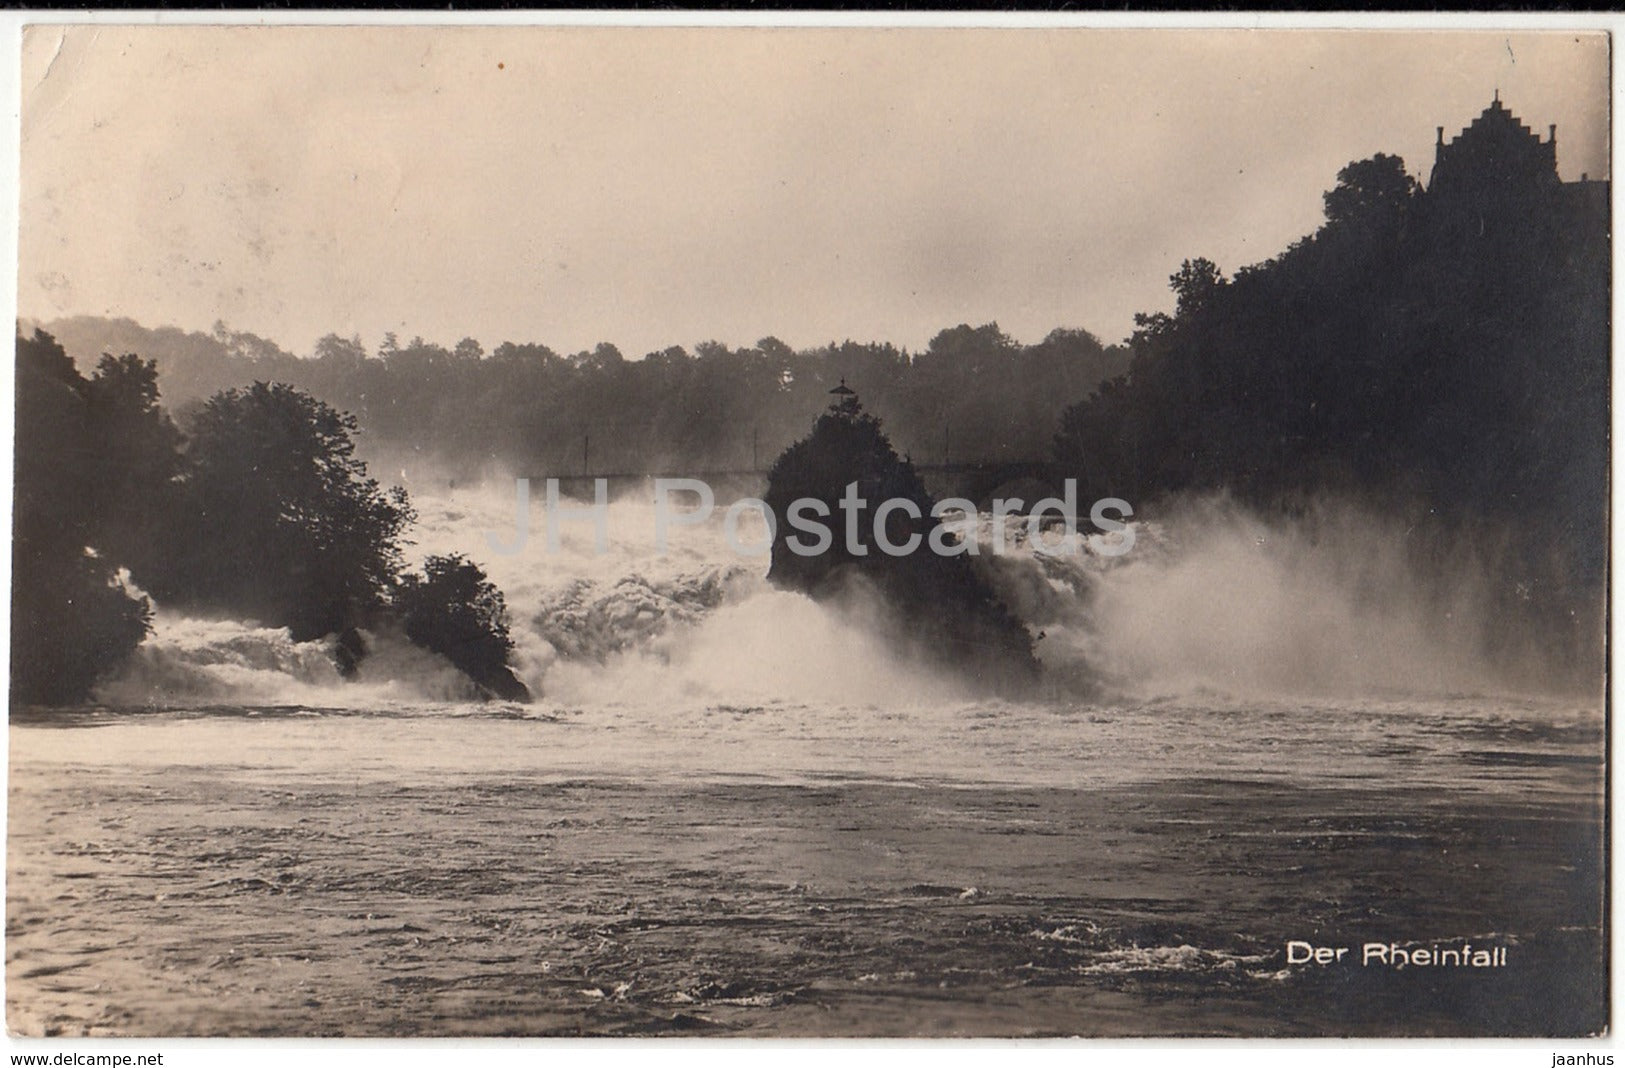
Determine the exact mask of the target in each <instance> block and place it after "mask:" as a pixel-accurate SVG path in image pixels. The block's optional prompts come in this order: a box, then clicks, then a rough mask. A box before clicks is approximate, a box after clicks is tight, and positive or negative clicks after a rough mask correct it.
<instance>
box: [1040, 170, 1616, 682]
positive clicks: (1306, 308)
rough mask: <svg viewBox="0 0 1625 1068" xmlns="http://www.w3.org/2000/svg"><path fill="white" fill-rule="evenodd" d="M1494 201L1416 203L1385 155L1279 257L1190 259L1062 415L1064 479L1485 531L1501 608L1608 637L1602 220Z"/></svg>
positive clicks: (1427, 199)
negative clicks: (1317, 504) (1126, 357)
mask: <svg viewBox="0 0 1625 1068" xmlns="http://www.w3.org/2000/svg"><path fill="white" fill-rule="evenodd" d="M1493 191H1494V192H1495V193H1496V194H1497V195H1495V196H1486V195H1483V194H1482V193H1480V192H1478V191H1475V195H1474V196H1472V197H1467V196H1444V195H1439V196H1434V195H1430V194H1427V193H1424V192H1422V191H1421V190H1419V189H1418V187H1417V186H1416V183H1415V182H1414V181H1413V180H1412V179H1411V178H1410V177H1409V176H1408V175H1407V174H1406V172H1405V167H1404V164H1403V162H1402V161H1400V160H1398V159H1396V158H1394V157H1391V156H1380V155H1379V156H1376V157H1374V158H1372V159H1370V160H1365V161H1362V162H1358V163H1353V164H1350V165H1349V166H1348V167H1347V168H1345V169H1344V170H1343V171H1342V172H1341V174H1339V176H1338V184H1337V187H1336V188H1335V189H1333V190H1332V191H1331V192H1329V193H1327V194H1326V197H1325V207H1326V223H1325V225H1324V226H1323V227H1322V228H1321V229H1320V230H1319V231H1318V232H1317V233H1315V234H1314V235H1312V236H1310V237H1308V238H1305V239H1304V240H1302V241H1300V242H1298V243H1297V244H1295V245H1293V246H1292V247H1291V248H1290V249H1288V250H1287V251H1286V252H1285V253H1283V254H1282V255H1280V256H1279V257H1277V258H1275V259H1273V260H1271V261H1269V262H1267V263H1263V264H1259V265H1257V266H1254V267H1250V268H1244V269H1242V270H1241V271H1238V272H1237V274H1236V276H1235V277H1234V278H1232V279H1227V278H1225V277H1224V276H1223V274H1222V273H1221V272H1220V271H1219V269H1218V268H1217V267H1216V266H1215V265H1214V264H1212V263H1210V262H1209V261H1207V260H1201V259H1197V260H1189V261H1186V263H1185V264H1184V265H1183V267H1182V268H1181V270H1180V271H1179V273H1177V274H1176V275H1174V276H1173V278H1172V284H1173V288H1174V291H1175V293H1176V294H1177V300H1178V302H1177V307H1176V310H1175V312H1174V314H1173V315H1172V316H1167V315H1152V316H1141V317H1139V319H1138V323H1139V330H1138V331H1137V332H1136V333H1135V335H1134V337H1133V339H1132V342H1131V347H1132V350H1133V362H1132V364H1131V367H1130V369H1129V371H1128V373H1127V374H1125V375H1123V376H1121V377H1119V378H1116V379H1113V380H1111V381H1109V382H1107V383H1105V384H1103V385H1102V386H1101V387H1100V388H1099V389H1098V390H1096V391H1095V392H1094V393H1092V394H1091V395H1090V396H1089V397H1088V398H1087V399H1086V400H1085V401H1083V402H1082V403H1080V404H1077V405H1075V406H1073V407H1071V408H1069V409H1068V410H1067V411H1066V412H1065V413H1064V415H1063V416H1062V418H1061V422H1060V429H1059V433H1058V434H1057V436H1056V440H1055V452H1056V457H1057V460H1058V461H1059V464H1060V467H1061V469H1062V470H1063V471H1064V473H1065V474H1068V475H1073V476H1075V477H1077V478H1079V479H1080V482H1081V486H1082V487H1083V490H1084V494H1085V496H1086V497H1092V496H1102V495H1112V496H1119V497H1125V498H1128V499H1130V500H1133V501H1135V502H1136V504H1137V505H1139V504H1141V503H1142V502H1146V503H1149V502H1152V501H1154V500H1155V499H1156V498H1157V497H1159V496H1162V495H1167V494H1170V493H1174V492H1178V491H1188V490H1213V489H1224V490H1227V491H1229V492H1231V493H1233V494H1236V495H1238V496H1240V497H1242V498H1243V499H1245V500H1247V501H1249V502H1251V503H1253V504H1255V505H1260V506H1279V505H1281V504H1283V503H1291V502H1293V501H1295V500H1301V499H1303V498H1304V497H1305V496H1306V495H1309V494H1324V493H1327V492H1335V493H1340V494H1342V495H1345V496H1352V497H1355V498H1358V499H1363V500H1365V501H1367V502H1368V503H1370V504H1372V505H1373V506H1374V507H1377V508H1380V509H1381V510H1383V511H1384V512H1386V513H1388V514H1397V515H1399V516H1402V517H1405V518H1406V520H1407V521H1409V522H1413V523H1414V524H1415V529H1416V530H1417V531H1418V532H1419V533H1418V536H1417V537H1416V539H1415V541H1416V544H1417V545H1418V547H1419V549H1420V550H1421V551H1428V552H1433V551H1438V549H1439V547H1440V546H1442V545H1446V544H1460V543H1461V541H1462V539H1463V538H1464V537H1466V536H1477V537H1480V538H1485V537H1494V538H1498V539H1500V540H1501V541H1502V542H1503V543H1504V544H1505V545H1506V546H1507V551H1506V552H1505V553H1504V554H1503V558H1502V560H1501V565H1502V573H1501V574H1500V575H1499V576H1498V581H1499V583H1500V586H1501V588H1502V590H1503V593H1504V597H1505V599H1506V601H1507V603H1506V607H1508V608H1512V607H1518V610H1519V611H1533V612H1535V613H1537V614H1540V613H1544V614H1545V616H1546V617H1548V618H1549V619H1550V620H1551V621H1552V622H1553V624H1554V625H1560V626H1563V627H1565V628H1567V630H1568V632H1569V633H1571V634H1572V633H1574V632H1573V630H1572V627H1573V626H1574V621H1575V620H1579V621H1580V625H1581V626H1582V627H1583V628H1586V629H1587V631H1588V632H1590V631H1598V632H1599V633H1600V631H1599V630H1598V628H1597V622H1598V617H1597V612H1596V609H1597V606H1598V605H1600V591H1601V588H1602V582H1603V572H1604V566H1605V559H1606V541H1607V537H1606V508H1607V500H1606V486H1607V472H1608V466H1607V465H1608V455H1607V442H1608V342H1609V333H1608V330H1609V324H1608V235H1607V229H1606V213H1605V212H1604V213H1601V214H1600V215H1598V214H1597V213H1595V212H1588V211H1587V210H1586V209H1587V205H1585V204H1583V203H1579V202H1577V194H1578V193H1583V192H1585V190H1576V189H1573V188H1570V189H1565V188H1563V187H1561V186H1559V185H1557V184H1556V182H1555V178H1554V179H1553V180H1552V181H1551V182H1550V183H1549V184H1548V185H1546V186H1544V187H1530V188H1527V189H1523V188H1517V189H1508V188H1497V189H1495V190H1493ZM1514 600H1515V601H1516V602H1518V604H1517V605H1516V606H1514V605H1513V604H1512V603H1511V602H1512V601H1514ZM1593 651H1594V652H1595V649H1594V650H1593Z"/></svg>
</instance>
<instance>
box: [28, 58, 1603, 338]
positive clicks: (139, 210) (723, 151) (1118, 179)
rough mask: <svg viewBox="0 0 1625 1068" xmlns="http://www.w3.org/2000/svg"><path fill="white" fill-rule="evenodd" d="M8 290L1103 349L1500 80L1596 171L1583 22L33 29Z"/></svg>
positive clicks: (1256, 256) (274, 321)
mask: <svg viewBox="0 0 1625 1068" xmlns="http://www.w3.org/2000/svg"><path fill="white" fill-rule="evenodd" d="M23 51H24V54H23V70H22V86H23V143H22V157H21V175H22V214H21V220H20V243H21V244H20V249H21V252H20V264H19V266H20V271H19V279H20V282H19V289H20V292H19V312H20V314H22V315H24V316H28V317H35V318H41V319H48V318H53V317H56V316H58V315H65V314H73V313H92V314H107V315H128V316H131V317H133V318H135V319H138V320H140V321H142V322H143V323H146V324H147V325H161V324H166V323H167V324H174V325H178V326H183V327H186V328H189V329H203V330H207V329H208V328H209V327H210V325H211V324H212V323H213V322H214V321H215V320H216V319H223V320H225V321H226V322H227V323H228V324H230V325H231V326H232V327H234V328H236V329H241V330H250V331H253V332H255V333H259V334H263V335H265V336H268V337H270V338H272V339H274V340H276V341H277V342H279V343H281V344H282V345H284V346H285V347H287V348H290V349H292V350H294V351H296V352H301V353H303V352H309V351H310V349H311V347H312V344H313V342H314V341H315V339H316V338H318V337H319V336H321V335H322V334H325V333H327V332H329V331H336V332H338V333H340V334H345V335H348V334H352V333H359V334H360V335H361V336H362V338H363V340H364V341H365V343H366V344H367V345H368V346H369V347H374V346H376V344H377V342H378V339H379V338H380V337H381V336H382V334H383V332H384V331H386V330H395V331H397V332H399V333H400V334H401V335H402V337H403V338H405V337H410V336H411V335H413V334H421V335H423V336H425V337H427V338H429V339H430V340H434V341H440V342H442V343H444V344H447V345H450V344H452V343H454V342H456V341H457V340H458V339H459V338H460V337H462V336H464V335H472V336H474V337H476V338H478V339H479V340H480V341H482V342H483V343H484V344H485V345H486V346H487V348H491V347H494V346H495V345H496V344H497V343H499V342H501V341H503V340H515V341H541V342H546V343H548V344H550V345H552V346H553V347H554V348H555V349H557V350H559V351H574V350H577V349H581V348H586V347H590V346H592V345H593V344H595V343H596V342H598V341H602V340H608V341H613V342H615V343H616V344H618V345H619V346H621V348H622V349H623V350H625V352H626V353H627V355H628V356H634V357H635V356H639V355H642V354H643V353H644V352H646V351H649V350H651V349H655V348H660V347H664V346H666V345H670V344H682V345H686V346H692V345H693V344H694V343H695V342H697V341H701V340H705V339H709V338H715V339H718V340H721V341H724V342H727V343H729V344H733V345H744V344H750V343H753V342H754V341H756V340H757V339H758V338H760V337H762V336H764V335H767V334H774V335H777V336H778V337H780V338H782V339H783V340H785V341H787V342H789V343H790V344H791V345H794V346H797V347H801V346H808V345H815V344H819V343H822V342H825V341H829V340H839V339H843V338H847V337H851V338H854V339H857V340H889V341H893V342H895V343H897V344H899V345H906V346H908V347H910V348H920V347H923V346H924V344H925V343H926V341H928V340H929V338H930V337H931V335H932V334H933V333H935V332H936V331H937V330H938V329H941V328H943V327H946V326H952V325H954V324H957V323H960V322H969V323H973V324H975V323H982V322H987V321H989V320H997V321H998V322H999V324H1000V325H1001V326H1002V327H1004V329H1005V330H1006V331H1008V332H1009V333H1011V334H1013V335H1015V336H1016V337H1017V338H1018V339H1020V340H1023V341H1035V340H1037V339H1039V338H1041V337H1042V336H1043V335H1044V334H1045V333H1047V332H1048V331H1049V330H1050V329H1051V328H1053V327H1056V326H1080V327H1084V328H1087V329H1089V330H1092V331H1094V332H1095V333H1097V334H1099V335H1100V336H1102V337H1103V338H1104V339H1105V340H1108V341H1113V340H1117V339H1119V338H1121V337H1122V336H1124V335H1125V334H1126V333H1127V332H1128V331H1129V330H1130V329H1131V323H1132V316H1133V314H1134V312H1136V311H1144V310H1157V309H1164V308H1167V307H1169V306H1170V304H1171V297H1170V295H1169V294H1168V292H1167V288H1166V283H1167V276H1168V275H1169V274H1170V273H1171V272H1172V271H1173V270H1175V269H1176V268H1177V267H1178V266H1179V262H1180V260H1181V259H1183V258H1185V257H1187V256H1198V255H1205V256H1208V257H1210V258H1212V259H1214V260H1216V261H1218V262H1219V264H1220V265H1221V266H1222V267H1224V268H1225V269H1226V270H1227V271H1232V270H1234V269H1235V268H1236V267H1238V266H1241V265H1244V264H1247V263H1252V262H1256V261H1258V260H1261V259H1265V258H1268V257H1269V256H1272V255H1274V254H1275V253H1277V252H1279V251H1280V250H1281V249H1283V248H1284V247H1285V246H1286V245H1287V244H1288V243H1289V242H1290V241H1291V240H1293V239H1294V238H1296V237H1298V236H1301V235H1303V234H1305V233H1308V232H1310V231H1311V230H1313V229H1314V228H1315V226H1316V225H1318V223H1319V220H1320V194H1321V193H1322V192H1323V191H1324V190H1325V189H1327V188H1330V187H1331V185H1332V184H1333V183H1334V182H1335V178H1336V173H1337V171H1338V169H1339V168H1341V167H1342V166H1343V165H1344V164H1346V163H1347V162H1349V161H1350V160H1354V159H1360V158H1364V157H1366V156H1369V155H1371V154H1373V153H1375V152H1378V151H1386V152H1395V153H1398V154H1400V155H1402V156H1404V158H1405V160H1406V162H1407V164H1408V165H1409V167H1410V169H1411V171H1412V172H1413V173H1419V174H1420V175H1421V176H1422V177H1424V178H1425V177H1426V173H1427V170H1428V169H1429V168H1430V167H1431V165H1432V159H1433V143H1434V128H1435V127H1436V126H1440V125H1443V126H1445V127H1446V134H1447V136H1454V135H1455V134H1456V133H1457V132H1459V130H1460V129H1461V128H1462V127H1463V126H1465V125H1466V124H1467V123H1468V122H1470V121H1471V120H1472V119H1473V117H1474V116H1476V115H1477V114H1478V113H1479V112H1480V111H1481V110H1482V109H1483V108H1484V107H1485V105H1487V104H1488V103H1489V102H1490V99H1491V95H1492V93H1493V92H1494V91H1495V90H1496V89H1497V88H1499V89H1500V92H1501V98H1502V100H1503V101H1504V102H1505V103H1506V104H1507V105H1508V106H1509V107H1510V108H1512V110H1513V111H1514V112H1515V113H1516V114H1517V115H1518V116H1519V117H1520V118H1521V119H1522V120H1523V121H1524V122H1525V123H1527V124H1529V125H1530V126H1532V127H1533V128H1535V129H1536V130H1538V131H1540V133H1541V134H1542V136H1544V134H1545V130H1546V126H1547V125H1548V124H1549V123H1557V125H1558V161H1559V166H1560V169H1561V170H1562V172H1563V175H1564V177H1565V178H1578V177H1579V176H1580V173H1581V172H1582V171H1586V172H1590V173H1591V174H1592V175H1593V176H1598V175H1601V174H1603V173H1604V172H1605V171H1606V169H1607V162H1606V161H1607V143H1606V142H1607V105H1608V98H1607V86H1608V46H1607V40H1606V38H1605V37H1604V36H1603V35H1601V34H1593V35H1589V36H1577V35H1576V34H1573V33H1567V34H1528V33H1525V34H1514V35H1512V36H1507V35H1505V34H1467V33H1460V32H1454V33H1444V32H1409V33H1386V34H1379V33H1372V32H1323V31H1317V32H1288V31H1249V30H1227V31H1214V30H1204V31H1178V32H1176V31H1147V30H1127V31H1124V30H1088V29H1074V30H1055V29H1048V30H988V29H960V30H924V29H763V28H732V29H720V28H711V29H697V30H696V29H648V28H637V29H611V28H573V29H568V28H567V29H560V28H552V29H545V28H502V29H468V28H444V27H442V28H376V27H374V28H359V29H358V28H293V27H276V28H258V27H238V28H221V27H186V28H180V27H141V28H127V27H107V26H102V27H91V26H81V27H75V28H72V29H69V30H67V31H65V32H64V31H63V30H61V29H57V28H49V27H45V28H34V29H32V30H30V31H29V32H28V33H27V35H26V37H25V41H24V50H23Z"/></svg>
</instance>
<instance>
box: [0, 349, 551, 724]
mask: <svg viewBox="0 0 1625 1068" xmlns="http://www.w3.org/2000/svg"><path fill="white" fill-rule="evenodd" d="M17 402H18V403H17V450H16V481H15V486H16V498H15V500H16V503H15V508H14V525H13V539H12V574H13V593H12V648H11V677H12V694H11V696H12V700H13V701H14V702H17V703H23V704H53V705H60V704H72V703H76V702H81V701H84V700H85V699H87V698H88V697H89V696H91V694H92V691H93V690H94V688H95V685H96V684H97V682H99V681H100V680H102V679H104V678H106V677H108V676H109V675H111V674H113V673H115V672H116V671H117V670H118V669H119V667H120V666H121V665H122V664H123V662H124V661H125V660H126V659H128V657H129V656H130V655H131V653H133V652H134V650H135V649H136V647H137V646H138V645H139V644H140V643H141V641H142V639H143V638H145V637H146V635H147V633H148V631H149V629H150V627H151V618H152V606H151V603H150V601H149V600H148V599H147V598H146V597H145V596H142V595H139V594H138V593H137V592H135V590H136V589H142V590H149V591H151V592H152V594H153V595H154V596H156V597H157V598H159V599H160V600H161V601H162V602H163V603H165V604H171V605H176V606H180V607H187V608H192V609H201V610H204V611H207V612H218V613H222V614H228V615H232V616H237V617H243V618H249V619H253V620H255V621H257V622H259V623H261V624H263V625H266V626H272V627H285V628H287V629H288V631H289V632H290V634H291V636H292V637H293V638H294V639H295V640H298V641H310V640H314V639H318V638H324V637H329V636H331V637H333V638H335V639H336V640H335V641H334V642H333V655H334V659H335V662H336V665H337V666H338V667H339V668H340V670H341V671H343V672H344V673H345V674H351V673H352V672H353V671H354V669H355V667H356V666H357V664H358V663H359V661H360V659H361V658H362V657H363V656H365V653H366V648H365V643H364V642H363V641H362V640H361V637H360V635H359V633H358V628H360V627H363V626H377V625H386V626H387V625H389V624H391V623H399V624H400V626H401V628H402V629H403V630H404V631H405V632H406V634H407V637H408V638H410V639H411V640H412V641H413V642H415V643H416V644H418V645H420V646H423V647H424V648H427V649H429V650H430V651H431V652H435V653H439V654H441V655H443V656H445V657H446V658H447V659H449V660H450V661H451V662H452V663H453V664H454V665H456V666H457V667H458V668H460V669H461V670H463V671H464V672H465V673H466V674H468V675H469V677H470V678H472V679H473V680H474V682H475V683H477V684H478V685H479V686H481V687H482V689H483V691H484V692H486V693H487V694H490V695H492V696H496V697H500V698H502V699H506V700H521V701H523V700H528V699H529V697H530V694H529V691H528V690H527V689H526V688H525V686H524V684H523V683H521V682H520V681H519V680H518V679H517V678H516V677H515V676H514V675H513V673H512V671H510V670H509V669H508V667H507V663H506V660H507V656H508V653H509V651H510V650H511V649H512V647H513V643H512V641H511V640H510V639H509V636H508V629H507V623H506V619H505V610H504V605H503V599H502V594H501V593H500V592H499V591H498V590H497V589H496V588H495V587H494V586H492V585H491V583H490V582H488V581H487V580H486V577H485V575H484V573H483V572H481V571H480V569H479V568H478V567H476V566H475V565H473V564H471V563H469V562H467V561H465V560H462V559H460V558H446V557H432V558H430V560H429V561H428V564H427V567H426V571H425V573H424V574H422V575H418V574H408V575H404V576H403V575H402V574H401V549H400V546H401V536H402V533H403V531H404V530H405V528H406V526H407V524H409V523H410V522H411V521H412V518H413V513H412V509H411V507H410V505H409V504H408V502H407V500H406V495H405V493H404V491H402V490H399V489H395V490H391V491H387V492H386V491H385V490H383V489H381V488H380V487H379V485H378V483H377V482H376V481H375V480H373V479H371V478H368V477H367V469H366V465H365V464H364V463H362V462H361V461H360V460H359V459H357V458H356V456H355V444H354V438H353V434H354V432H355V429H356V422H355V419H354V418H353V417H351V416H349V415H347V414H344V413H342V412H339V411H337V410H335V409H333V408H332V407H330V406H328V405H327V404H325V403H323V402H321V401H319V400H317V399H315V398H314V397H311V396H310V395H309V394H307V393H304V392H301V391H300V390H297V389H295V388H293V387H291V386H288V385H283V384H269V383H264V382H256V383H255V384H253V385H252V386H249V387H248V388H246V389H228V390H225V391H223V392H221V393H218V394H216V395H215V396H214V397H212V398H210V399H209V400H208V401H207V402H206V403H204V404H202V405H201V406H200V407H198V408H196V409H195V410H194V411H193V412H192V413H191V416H190V417H189V418H188V419H187V421H186V422H187V431H188V433H187V435H185V436H183V435H182V434H181V432H180V431H179V430H177V428H176V427H175V425H174V424H173V423H172V422H171V421H170V419H169V417H168V415H167V414H166V413H165V412H164V411H163V409H162V408H161V407H160V406H159V393H158V372H157V368H156V365H155V363H154V362H152V361H143V360H141V359H139V358H137V357H135V356H121V357H116V358H115V357H112V356H104V357H103V358H102V360H101V362H100V364H99V365H98V366H97V369H96V372H95V374H94V375H93V376H92V377H90V378H89V379H86V378H84V377H83V376H82V375H80V373H79V372H78V370H77V369H76V368H75V366H74V363H73V361H72V360H71V359H69V358H68V356H67V354H66V353H65V352H64V351H63V349H62V347H61V346H60V345H59V344H57V342H56V341H55V339H53V338H52V337H51V336H50V335H49V334H45V333H42V332H36V333H34V334H33V336H31V337H28V338H24V337H21V336H19V337H18V339H17Z"/></svg>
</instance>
